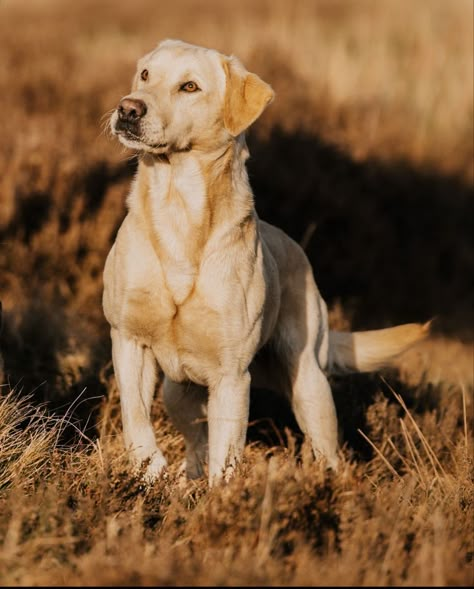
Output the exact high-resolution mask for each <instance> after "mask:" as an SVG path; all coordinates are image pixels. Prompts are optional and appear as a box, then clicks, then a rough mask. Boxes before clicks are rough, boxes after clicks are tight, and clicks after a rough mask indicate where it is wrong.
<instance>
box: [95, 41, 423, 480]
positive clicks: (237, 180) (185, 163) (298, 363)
mask: <svg viewBox="0 0 474 589" xmlns="http://www.w3.org/2000/svg"><path fill="white" fill-rule="evenodd" d="M188 82H193V83H194V84H196V88H197V89H196V90H194V86H192V85H191V86H186V84H187V83H188ZM186 88H192V89H193V91H187V90H186ZM272 98H273V91H272V90H271V88H270V87H269V86H268V85H267V84H265V83H264V82H263V81H262V80H260V78H258V76H256V75H255V74H251V73H249V72H247V71H246V70H245V68H244V67H243V66H242V65H241V64H240V62H239V61H238V60H236V59H235V58H233V57H226V56H224V55H221V54H219V53H218V52H216V51H212V50H208V49H204V48H201V47H196V46H193V45H188V44H185V43H182V42H179V41H165V42H163V43H161V44H160V45H159V46H158V47H157V49H155V50H154V51H152V52H151V53H150V54H148V55H146V56H145V57H144V58H142V59H141V60H140V61H139V63H138V70H137V74H136V76H135V79H134V83H133V89H132V93H131V94H130V95H129V96H128V97H127V99H131V100H140V101H142V102H143V103H144V104H145V105H146V112H145V113H142V114H141V116H140V120H139V123H138V124H137V126H136V127H133V130H132V131H129V130H124V129H121V128H120V125H119V124H118V120H119V112H118V111H116V112H115V113H114V115H113V116H112V118H111V128H112V131H113V132H114V133H116V134H117V135H118V137H119V139H120V141H122V143H124V145H126V146H128V147H130V148H132V149H135V150H138V151H139V152H140V160H139V165H138V172H137V175H136V178H135V180H134V182H133V185H132V188H131V191H130V195H129V198H128V207H129V211H128V214H127V216H126V218H125V220H124V222H123V224H122V226H121V228H120V230H119V232H118V235H117V239H116V242H115V244H114V245H113V247H112V249H111V251H110V254H109V256H108V258H107V262H106V266H105V270H104V296H103V305H104V312H105V316H106V318H107V320H108V321H109V323H110V325H111V336H112V346H113V363H114V368H115V374H116V378H117V382H118V386H119V389H120V395H121V407H122V420H123V433H124V439H125V445H126V447H127V448H128V450H129V451H130V455H131V458H132V460H133V461H134V462H135V463H138V464H139V463H141V462H142V461H146V462H147V471H146V473H147V477H148V478H149V479H150V480H152V479H153V478H155V477H156V476H158V475H160V473H161V472H162V470H163V468H164V467H165V466H166V459H165V457H164V456H163V454H162V452H161V450H160V449H159V448H158V446H157V444H156V439H155V434H154V431H153V427H152V423H151V420H150V408H151V404H152V399H153V395H154V392H155V386H156V381H157V365H159V366H160V368H161V369H162V371H163V372H164V374H165V380H164V386H163V395H164V402H165V406H166V408H167V411H168V413H169V415H170V418H171V419H172V421H173V423H174V424H175V425H176V426H177V428H178V429H179V430H180V431H181V432H182V433H183V435H184V436H185V439H186V471H187V474H188V476H190V477H196V476H200V475H202V474H203V473H204V472H205V465H206V463H208V476H209V482H210V483H211V484H212V483H213V482H215V481H216V480H218V479H220V478H222V477H223V476H224V477H228V476H229V475H230V474H231V473H232V471H233V469H234V467H235V465H236V463H237V461H238V460H239V459H240V457H241V455H242V452H243V448H244V443H245V436H246V430H247V424H248V410H249V391H250V385H251V383H252V382H253V383H254V384H257V385H259V386H265V387H267V388H269V389H275V390H280V391H281V392H283V393H284V394H285V395H287V396H288V398H289V400H290V402H291V405H292V408H293V411H294V413H295V416H296V419H297V420H298V423H299V425H300V427H301V429H302V430H303V432H304V433H305V434H306V435H307V436H308V437H309V439H310V440H311V443H312V446H313V449H314V453H315V455H316V456H317V457H320V458H323V459H325V460H326V462H327V464H328V465H329V466H331V467H333V468H335V467H336V466H337V464H338V449H337V419H336V411H335V407H334V403H333V398H332V394H331V389H330V387H329V384H328V380H327V378H326V372H327V370H328V369H329V368H330V367H331V366H333V365H334V366H337V365H339V366H340V367H341V368H343V369H350V370H374V369H377V368H379V367H380V366H382V365H384V364H385V363H387V362H388V361H390V359H391V358H392V357H393V356H394V355H395V354H398V353H399V352H401V351H402V350H404V349H405V348H406V347H407V346H409V345H411V344H412V343H414V342H415V341H416V340H418V339H420V338H421V337H423V335H424V333H425V331H426V330H425V329H424V328H423V327H422V326H420V325H415V324H413V325H410V326H400V327H396V328H393V329H385V330H380V331H375V332H366V333H352V334H342V333H330V332H329V331H328V323H327V310H326V305H325V303H324V301H323V299H322V298H321V296H320V294H319V292H318V289H317V287H316V284H315V282H314V278H313V273H312V270H311V266H310V264H309V262H308V260H307V258H306V256H305V254H304V252H303V250H302V249H301V248H300V247H299V245H297V244H296V243H295V242H294V241H292V240H291V239H290V238H289V237H288V236H287V235H285V233H283V232H282V231H280V230H279V229H277V228H275V227H273V226H271V225H269V224H267V223H265V222H264V221H261V220H260V219H259V218H258V216H257V214H256V212H255V208H254V202H253V195H252V191H251V188H250V186H249V182H248V177H247V172H246V167H245V160H246V158H247V155H248V152H247V147H246V144H245V138H244V134H243V132H244V131H245V129H247V128H248V126H249V125H250V124H251V123H252V122H253V121H254V120H255V119H256V118H258V117H259V116H260V114H261V112H262V111H263V110H264V108H265V107H266V105H267V104H268V103H269V102H270V101H271V100H272Z"/></svg>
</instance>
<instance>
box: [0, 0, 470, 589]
mask: <svg viewBox="0 0 474 589" xmlns="http://www.w3.org/2000/svg"><path fill="white" fill-rule="evenodd" d="M164 37H176V38H182V39H184V40H187V41H190V42H196V43H198V44H203V45H208V46H211V47H215V48H217V49H219V50H221V51H224V52H225V53H234V54H236V55H238V56H239V57H240V58H241V59H242V60H243V61H244V63H245V64H246V65H247V66H248V67H249V69H252V70H254V71H256V72H257V73H259V74H260V75H261V76H262V77H263V78H264V79H265V80H266V81H268V82H270V83H271V84H272V85H273V86H274V88H275V89H276V92H277V99H276V101H275V102H274V104H273V105H272V106H271V107H270V109H269V110H268V111H267V112H266V113H265V115H264V117H263V118H262V120H261V121H259V123H258V124H257V126H256V128H255V130H254V131H253V132H252V133H251V134H250V136H249V144H250V148H251V153H252V156H253V157H252V158H251V160H250V162H249V170H250V175H251V182H252V185H253V187H254V189H255V193H256V201H257V209H258V210H259V212H260V214H261V216H263V217H264V218H265V219H267V220H269V221H271V222H274V223H276V224H278V225H280V226H281V227H283V228H284V229H285V230H286V231H287V232H288V233H290V234H291V235H292V236H293V237H294V238H295V239H297V240H298V241H301V242H302V243H304V244H305V247H306V250H307V253H308V256H309V258H310V260H311V262H312V264H313V267H314V269H315V273H316V278H317V281H318V284H319V286H320V288H321V290H322V293H323V295H324V296H325V298H326V299H327V300H328V302H329V303H330V305H331V308H332V311H331V321H332V324H333V325H335V326H337V327H342V326H352V327H355V328H360V327H368V328H369V327H370V328H372V327H376V326H385V325H388V324H394V323H396V322H400V321H410V320H424V319H427V318H428V317H431V316H433V315H437V316H438V320H437V334H436V336H435V337H433V338H432V339H430V340H429V341H428V342H427V343H426V344H425V345H424V346H421V347H418V348H416V349H414V350H413V351H412V352H410V353H409V354H407V355H406V356H404V357H403V358H401V359H400V362H399V371H398V372H397V373H393V374H389V375H387V376H386V380H381V379H380V377H378V376H363V375H361V376H352V377H345V378H342V377H339V378H337V379H336V378H334V379H333V389H334V392H335V397H336V404H337V407H338V413H339V416H340V422H341V436H342V441H343V451H344V456H345V458H344V466H343V468H342V469H341V472H339V473H338V474H337V475H335V474H328V473H326V472H324V471H323V470H322V469H321V468H320V467H319V466H318V465H317V464H315V463H313V461H312V460H311V457H310V453H309V450H308V448H307V447H306V445H305V444H304V443H302V438H301V433H300V432H299V430H298V429H297V427H296V426H295V424H294V422H293V421H292V420H291V417H289V416H288V413H287V408H286V406H284V405H280V404H279V403H277V402H276V401H272V402H271V406H269V404H268V396H267V395H266V393H265V392H264V391H260V392H257V394H256V395H255V397H254V398H253V400H252V408H251V421H252V425H251V427H250V429H249V436H248V440H249V441H248V444H247V448H246V454H245V460H244V462H243V464H242V467H241V472H240V473H239V474H238V475H237V476H236V477H235V478H234V480H232V481H231V483H230V484H229V485H227V486H225V487H223V488H216V489H213V490H212V491H209V490H208V489H207V487H206V484H205V482H203V481H198V482H185V481H183V480H182V479H181V478H180V476H179V473H178V464H179V463H180V461H181V460H182V458H183V443H182V440H181V438H180V437H179V436H178V435H177V433H176V431H175V430H174V429H173V428H172V426H171V425H170V423H169V421H168V420H167V418H166V416H165V415H164V413H163V409H162V406H161V399H160V395H159V394H158V395H157V402H156V407H155V415H154V419H155V424H156V429H157V432H158V437H159V440H160V444H161V445H162V446H163V448H164V449H165V453H166V455H167V456H168V458H170V460H171V462H172V464H173V466H172V467H171V471H170V473H169V477H168V479H166V480H163V481H161V482H159V483H157V484H156V485H154V486H153V487H150V488H145V487H144V486H143V484H142V483H141V482H140V479H139V477H137V476H135V475H134V474H133V473H130V472H129V470H128V468H127V464H126V460H125V456H124V455H123V448H122V444H121V439H120V432H121V423H120V415H119V402H118V395H117V391H116V388H115V383H114V379H113V375H112V370H111V366H110V343H109V336H108V329H107V325H106V323H105V320H104V318H103V315H102V309H101V300H100V297H101V290H102V268H103V264H104V260H105V256H106V253H107V251H108V249H109V248H110V245H111V243H112V241H113V238H114V235H115V233H116V231H117V228H118V226H119V224H120V222H121V220H122V218H123V215H124V212H125V208H124V206H125V204H124V203H125V195H126V192H127V188H128V186H129V183H130V180H131V177H132V174H133V170H134V166H135V162H134V161H133V160H130V158H129V154H128V153H126V152H125V151H123V150H122V149H121V148H120V147H118V146H117V145H115V144H114V143H113V142H112V141H111V140H110V138H108V137H107V136H106V134H105V133H104V132H103V128H104V120H105V119H104V113H107V112H109V111H110V110H111V109H112V108H113V107H114V105H115V104H116V103H117V100H118V98H119V97H120V96H121V95H123V94H124V93H126V92H127V91H128V88H129V83H130V79H131V76H132V73H133V69H134V62H135V60H136V58H137V57H138V56H140V55H141V54H143V53H144V52H146V51H148V50H149V49H151V48H152V47H153V46H154V45H155V44H156V42H157V41H158V40H159V39H161V38H164ZM0 38H1V47H2V56H3V67H2V68H0V86H1V87H2V89H3V92H2V105H3V111H2V112H3V117H2V141H1V143H0V169H1V170H2V174H1V175H0V298H1V302H2V305H3V311H4V312H3V315H4V321H3V323H4V325H3V331H2V333H1V340H0V343H1V351H2V354H3V360H4V366H3V371H4V377H3V379H2V382H6V383H8V384H4V385H3V386H2V387H1V389H0V583H1V584H3V585H25V586H26V585H41V584H43V585H61V584H65V585H78V586H80V585H82V586H84V585H130V584H132V585H147V584H155V585H157V584H165V585H183V584H187V585H239V584H240V585H282V584H283V585H299V584H301V585H424V584H426V585H456V584H457V585H470V584H473V583H474V574H473V554H474V547H473V531H474V529H473V524H472V522H473V519H474V518H473V515H474V514H473V506H474V496H473V494H474V485H473V471H472V469H473V454H472V416H473V403H472V389H473V361H472V360H473V356H472V353H473V351H472V339H473V333H472V325H473V320H474V318H473V315H472V297H473V294H474V293H473V290H472V283H471V280H470V277H472V275H473V272H474V245H473V241H472V215H473V203H474V198H473V181H474V162H473V152H474V150H473V86H474V85H473V54H472V44H473V5H472V2H471V1H470V0H452V1H450V2H447V1H445V0H430V1H429V2H425V1H422V0H413V1H408V0H398V1H395V0H383V1H374V0H372V1H370V0H359V1H357V2H355V1H354V2H353V1H351V0H346V1H344V2H343V1H339V0H331V1H329V0H314V1H311V0H298V1H294V2H287V1H284V0H258V1H254V0H240V1H239V2H238V3H237V2H232V1H230V0H220V1H218V0H207V1H206V2H203V3H199V6H198V5H197V3H196V2H194V1H192V0H176V1H175V2H173V3H162V2H155V1H154V0H135V2H133V3H129V2H117V1H112V0H102V1H101V2H95V1H92V0H84V1H82V2H77V3H69V2H68V3H65V2H62V1H60V0H28V1H27V0H4V1H3V2H2V3H0ZM296 178H297V179H298V182H297V183H295V179H296ZM290 187H292V188H290ZM0 372H1V371H0ZM0 384H1V383H0ZM12 389H13V390H12ZM53 414H54V415H57V416H59V417H53V416H52V415H53Z"/></svg>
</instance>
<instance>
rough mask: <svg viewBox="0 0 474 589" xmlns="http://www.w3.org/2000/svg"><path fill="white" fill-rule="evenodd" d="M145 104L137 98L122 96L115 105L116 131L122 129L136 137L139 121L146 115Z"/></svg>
mask: <svg viewBox="0 0 474 589" xmlns="http://www.w3.org/2000/svg"><path fill="white" fill-rule="evenodd" d="M146 111H147V108H146V104H145V102H144V101H143V100H140V99H139V98H122V100H121V101H120V102H119V105H118V107H117V115H118V116H117V121H116V123H115V130H116V131H124V132H125V133H130V134H131V135H134V136H135V137H137V136H138V135H139V134H140V133H139V130H140V121H141V119H142V118H143V117H144V116H145V115H146Z"/></svg>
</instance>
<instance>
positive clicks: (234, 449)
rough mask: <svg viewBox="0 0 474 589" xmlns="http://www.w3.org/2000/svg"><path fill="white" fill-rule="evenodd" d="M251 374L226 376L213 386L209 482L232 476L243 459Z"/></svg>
mask: <svg viewBox="0 0 474 589" xmlns="http://www.w3.org/2000/svg"><path fill="white" fill-rule="evenodd" d="M249 397H250V374H249V373H248V371H246V372H245V373H244V374H240V375H236V376H225V377H223V378H222V379H221V380H220V381H219V382H218V383H216V384H215V385H214V386H211V387H209V402H208V428H209V484H210V485H212V484H214V483H216V482H217V481H218V480H219V479H221V478H222V477H225V478H226V479H228V478H229V477H230V476H231V475H232V473H233V471H234V468H235V465H236V464H237V462H238V461H239V460H240V458H241V456H242V453H243V450H244V445H245V436H246V433H247V425H248V418H249Z"/></svg>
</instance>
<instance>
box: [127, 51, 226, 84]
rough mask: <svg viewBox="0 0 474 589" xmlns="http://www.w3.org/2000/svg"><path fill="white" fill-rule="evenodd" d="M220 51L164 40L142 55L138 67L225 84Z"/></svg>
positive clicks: (222, 58)
mask: <svg viewBox="0 0 474 589" xmlns="http://www.w3.org/2000/svg"><path fill="white" fill-rule="evenodd" d="M224 59H226V57H225V56H224V55H222V54H221V53H219V52H217V51H214V50H213V49H206V48H204V47H198V46H197V45H190V44H188V43H182V42H180V41H165V42H163V43H161V44H160V45H159V46H158V47H157V48H156V49H154V50H153V51H151V52H150V53H148V54H147V55H145V56H144V57H142V58H141V59H140V60H139V61H138V64H139V67H147V68H151V69H153V70H156V71H159V72H161V73H165V74H170V75H173V77H174V76H177V77H179V76H180V75H183V74H186V75H188V74H196V75H198V76H201V77H202V78H203V79H205V80H207V81H212V80H215V81H216V82H217V84H218V86H219V87H224V86H225V72H224V68H223V65H222V64H223V60H224Z"/></svg>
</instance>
